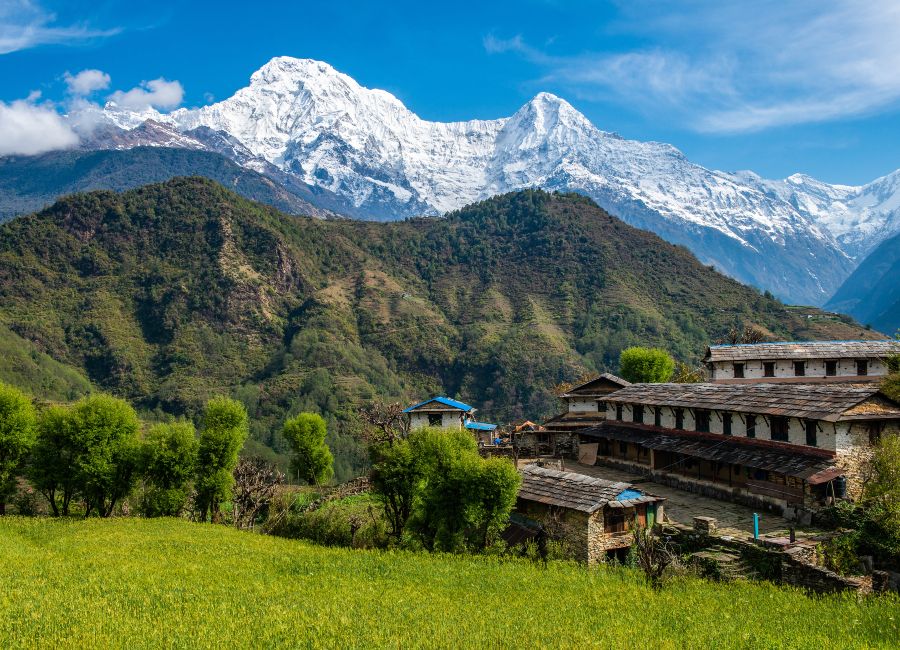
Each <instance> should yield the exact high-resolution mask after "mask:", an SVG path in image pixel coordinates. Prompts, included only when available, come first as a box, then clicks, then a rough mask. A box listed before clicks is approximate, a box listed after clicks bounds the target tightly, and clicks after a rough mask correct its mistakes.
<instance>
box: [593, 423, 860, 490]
mask: <svg viewBox="0 0 900 650" xmlns="http://www.w3.org/2000/svg"><path fill="white" fill-rule="evenodd" d="M580 435H582V436H583V437H586V438H594V439H596V438H605V439H607V440H616V441H620V442H632V443H635V444H639V445H641V446H643V447H646V448H647V449H655V450H659V451H668V452H675V453H679V454H685V455H686V456H693V457H696V458H703V459H705V460H710V461H715V462H719V463H731V464H733V465H743V466H744V467H752V468H755V469H762V470H766V471H770V472H778V473H781V474H786V475H787V476H795V477H797V478H802V479H807V480H808V479H813V480H811V481H810V482H812V483H816V482H820V481H819V480H817V479H819V478H821V477H828V478H826V479H825V480H829V479H830V478H834V476H837V475H839V474H843V471H841V470H840V469H837V468H835V467H834V458H833V455H832V454H831V453H830V452H828V451H826V450H816V449H809V448H803V447H800V446H797V447H796V448H793V449H787V448H784V447H779V446H776V445H775V444H772V443H769V441H765V440H764V441H747V440H743V439H735V438H727V437H724V436H721V435H717V434H695V433H690V432H680V433H678V434H676V433H673V432H671V431H670V430H665V429H660V428H659V427H653V426H647V425H637V424H634V425H631V424H618V423H616V424H613V423H611V422H605V423H603V424H601V425H600V426H598V427H594V428H593V429H588V430H586V431H581V432H580Z"/></svg>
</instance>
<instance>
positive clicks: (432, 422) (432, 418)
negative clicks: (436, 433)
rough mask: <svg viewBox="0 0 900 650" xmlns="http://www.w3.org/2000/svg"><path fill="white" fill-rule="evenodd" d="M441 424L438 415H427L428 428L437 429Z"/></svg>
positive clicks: (441, 420) (441, 421)
mask: <svg viewBox="0 0 900 650" xmlns="http://www.w3.org/2000/svg"><path fill="white" fill-rule="evenodd" d="M441 424H443V418H442V417H441V414H440V413H429V414H428V426H430V427H439V426H441Z"/></svg>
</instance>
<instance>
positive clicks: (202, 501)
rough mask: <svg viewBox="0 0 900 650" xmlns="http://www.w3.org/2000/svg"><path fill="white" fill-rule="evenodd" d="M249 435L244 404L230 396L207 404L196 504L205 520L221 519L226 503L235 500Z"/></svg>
mask: <svg viewBox="0 0 900 650" xmlns="http://www.w3.org/2000/svg"><path fill="white" fill-rule="evenodd" d="M248 432H249V426H248V420H247V410H246V409H245V408H244V405H243V404H241V403H240V402H238V401H236V400H233V399H228V398H227V397H217V398H215V399H212V400H210V401H209V402H208V403H207V405H206V410H205V412H204V414H203V430H202V432H201V433H200V445H199V449H198V453H197V479H196V491H197V502H196V504H195V505H196V509H197V514H198V516H199V519H200V520H201V521H207V519H208V520H210V521H218V520H219V519H220V510H221V506H222V502H223V501H227V500H228V499H230V498H231V487H232V485H233V484H234V476H233V475H232V473H233V472H234V468H235V466H236V465H237V462H238V453H239V452H240V450H241V447H242V446H243V444H244V441H245V440H246V439H247V434H248Z"/></svg>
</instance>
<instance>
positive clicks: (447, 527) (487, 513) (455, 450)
mask: <svg viewBox="0 0 900 650" xmlns="http://www.w3.org/2000/svg"><path fill="white" fill-rule="evenodd" d="M408 441H409V442H408V448H409V455H408V456H407V455H406V454H405V452H404V453H403V455H402V456H401V453H400V452H393V451H392V452H391V453H392V454H393V456H392V458H398V457H399V458H402V459H403V460H404V461H405V464H398V465H399V469H401V470H402V469H404V467H405V468H408V470H407V471H408V474H407V475H406V476H404V477H402V480H400V481H398V483H400V484H401V485H403V486H404V487H406V488H410V487H411V488H412V490H413V499H412V504H413V508H412V511H411V513H410V516H409V518H408V521H407V527H408V529H409V530H410V532H412V533H413V534H415V536H416V537H417V538H418V540H419V541H420V542H421V543H422V545H423V546H424V547H425V548H427V549H429V550H444V551H462V550H480V549H484V548H486V547H487V546H489V545H490V544H491V543H493V541H494V540H495V539H496V537H497V535H498V534H499V533H500V531H501V530H502V528H503V526H505V525H506V522H507V521H508V519H509V513H510V511H511V510H512V507H513V505H514V504H515V499H516V493H517V491H518V487H519V480H520V478H519V474H518V472H516V470H515V468H514V467H513V465H512V463H510V462H509V461H507V460H503V459H494V460H484V459H482V458H481V457H480V456H479V455H478V451H477V446H476V444H475V441H474V439H473V438H472V436H471V435H469V434H468V433H467V432H465V431H461V430H460V431H446V430H442V429H428V428H424V429H418V430H416V431H413V432H412V433H410V435H409V439H408ZM394 444H395V446H397V447H399V448H400V449H403V448H404V445H403V444H402V443H400V444H398V443H396V442H395V443H394ZM376 472H377V470H376ZM400 473H401V474H402V472H400Z"/></svg>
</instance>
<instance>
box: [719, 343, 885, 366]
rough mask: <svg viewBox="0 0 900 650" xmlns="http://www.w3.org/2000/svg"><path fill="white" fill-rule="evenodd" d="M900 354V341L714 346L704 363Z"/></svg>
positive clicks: (872, 356)
mask: <svg viewBox="0 0 900 650" xmlns="http://www.w3.org/2000/svg"><path fill="white" fill-rule="evenodd" d="M894 354H900V341H782V342H779V343H743V344H740V343H739V344H734V345H711V346H709V348H707V350H706V357H705V358H704V361H705V362H707V363H709V362H713V363H715V362H717V361H752V360H757V361H762V360H765V361H770V360H771V361H775V360H777V359H846V358H853V359H872V358H883V357H888V356H891V355H894Z"/></svg>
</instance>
